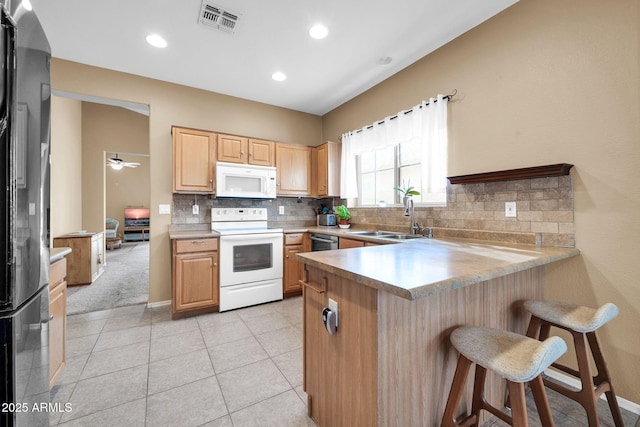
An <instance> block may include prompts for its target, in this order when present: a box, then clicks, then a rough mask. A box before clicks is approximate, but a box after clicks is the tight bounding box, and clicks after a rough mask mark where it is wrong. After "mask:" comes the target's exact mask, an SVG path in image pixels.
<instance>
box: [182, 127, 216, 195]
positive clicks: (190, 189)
mask: <svg viewBox="0 0 640 427" xmlns="http://www.w3.org/2000/svg"><path fill="white" fill-rule="evenodd" d="M171 133H172V135H173V192H174V193H206V194H213V192H214V188H215V186H214V179H215V171H214V168H215V164H216V150H215V145H216V134H215V133H213V132H207V131H201V130H195V129H186V128H179V127H176V126H173V127H172V128H171Z"/></svg>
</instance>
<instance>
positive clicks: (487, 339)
mask: <svg viewBox="0 0 640 427" xmlns="http://www.w3.org/2000/svg"><path fill="white" fill-rule="evenodd" d="M451 343H452V344H453V346H454V347H455V348H456V349H457V350H458V351H459V352H460V353H461V354H462V355H464V356H465V357H466V358H467V359H469V360H471V361H473V362H475V363H477V364H478V365H480V366H482V367H484V368H486V369H489V370H491V371H494V372H497V373H498V374H499V375H500V376H502V377H503V378H506V379H507V380H509V381H513V382H518V383H524V382H529V381H531V380H533V379H534V378H535V377H537V376H538V375H540V374H541V373H542V372H543V371H544V370H545V369H546V368H548V367H549V366H550V365H551V364H552V363H553V362H555V361H556V360H557V359H558V358H559V357H560V356H561V355H562V354H564V353H565V352H566V351H567V345H566V344H565V342H564V341H563V340H562V339H561V338H559V337H550V338H548V339H546V340H544V341H542V342H540V341H538V340H535V339H533V338H528V337H525V336H523V335H519V334H515V333H513V332H507V331H503V330H500V329H491V328H481V327H473V326H463V327H460V328H458V329H456V330H455V331H453V333H452V334H451Z"/></svg>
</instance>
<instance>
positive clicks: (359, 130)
mask: <svg viewBox="0 0 640 427" xmlns="http://www.w3.org/2000/svg"><path fill="white" fill-rule="evenodd" d="M457 93H458V89H454V90H452V91H451V93H450V94H449V95H445V96H443V97H442V99H445V98H446V99H447V101H451V98H453V97H454V96H456V94H457ZM433 102H434V103H435V102H438V100H437V99H434V100H433ZM426 105H429V103H428V102H427V103H426ZM418 108H422V105H418ZM412 111H413V108H412V109H410V110H407V111H405V112H404V114H409V113H411V112H412ZM397 118H398V115H397V114H396V115H395V116H391V117H389V120H393V119H397ZM385 120H386V119H385ZM377 123H378V124H379V125H381V124H383V123H384V120H380V121H379V122H377ZM372 127H373V125H369V126H366V127H365V128H364V129H371V128H372ZM362 131H363V129H357V130H352V131H350V132H348V133H354V132H355V133H359V132H362ZM340 139H342V135H340Z"/></svg>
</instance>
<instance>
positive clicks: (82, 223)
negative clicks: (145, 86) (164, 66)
mask: <svg viewBox="0 0 640 427" xmlns="http://www.w3.org/2000/svg"><path fill="white" fill-rule="evenodd" d="M54 95H55V96H54V104H53V105H54V107H55V106H56V105H58V106H60V105H62V107H61V108H53V109H52V132H51V133H52V156H51V193H52V200H51V217H52V224H51V229H52V236H56V235H60V234H65V233H69V232H73V231H78V230H87V231H94V232H98V231H101V232H104V231H105V219H106V218H107V217H116V218H122V221H121V224H120V227H122V229H123V227H124V225H123V223H124V212H123V209H124V207H123V206H130V205H132V206H144V207H149V198H150V184H149V177H150V168H149V164H150V158H149V154H148V153H149V109H148V106H145V105H133V104H132V103H127V102H123V103H122V105H119V104H120V103H119V102H118V101H114V100H105V99H102V98H96V97H84V96H83V95H80V94H68V93H56V92H54ZM56 100H57V102H56ZM116 153H117V154H118V156H119V157H122V158H123V159H125V160H126V161H128V162H131V163H140V166H139V167H136V168H123V169H122V170H120V171H115V170H111V171H109V170H106V161H107V158H110V157H115V156H116ZM108 169H112V168H108ZM112 172H114V173H115V172H123V173H121V174H120V175H117V176H116V177H115V179H110V175H112ZM112 178H113V177H112ZM70 183H73V184H74V185H75V188H74V189H73V194H75V197H73V198H70V197H68V194H69V192H67V191H66V190H67V188H68V184H70ZM78 183H80V185H78ZM56 195H57V198H58V199H57V200H56ZM78 195H79V196H80V197H78ZM64 196H67V197H64ZM125 196H129V197H128V198H127V197H125ZM112 199H115V201H112ZM123 203H124V205H122V206H120V204H123ZM119 221H120V220H119ZM118 234H120V235H122V231H121V230H119V231H118ZM130 243H131V244H129V245H128V249H127V248H125V247H121V248H119V249H117V250H113V251H110V250H107V248H106V239H105V247H104V248H103V252H102V254H103V260H104V261H106V262H104V261H103V264H104V273H103V274H102V275H101V276H100V277H99V278H98V279H96V280H95V281H94V282H93V283H92V284H90V285H84V286H73V287H69V289H68V300H67V302H68V307H67V312H68V314H75V313H83V312H89V311H99V310H105V309H110V308H115V307H119V306H123V305H130V304H138V303H142V302H146V301H148V292H149V291H148V290H149V281H148V270H149V255H148V253H149V250H148V242H130ZM136 246H137V249H136V251H137V252H138V253H137V254H134V253H133V252H132V253H129V256H126V255H125V250H133V249H134V248H135V247H136ZM121 249H124V250H121ZM118 250H121V251H120V252H119V253H120V257H121V258H123V259H126V260H132V259H136V260H137V261H136V263H135V266H134V267H126V266H124V267H123V266H120V267H118V266H117V264H118V262H117V260H118V256H116V253H117V251H118ZM110 264H111V265H110ZM132 273H133V274H132ZM133 279H135V280H136V281H140V280H142V282H143V283H142V284H139V286H138V288H139V289H140V288H143V289H144V296H143V297H140V296H139V295H137V296H136V298H133V299H132V298H130V296H131V295H132V292H131V290H130V289H127V287H126V286H124V285H123V284H127V285H129V284H131V282H132V281H133ZM109 281H112V284H114V285H115V286H113V289H111V290H109V289H108V286H106V284H107V282H109ZM120 285H122V286H120ZM134 293H137V294H139V292H134Z"/></svg>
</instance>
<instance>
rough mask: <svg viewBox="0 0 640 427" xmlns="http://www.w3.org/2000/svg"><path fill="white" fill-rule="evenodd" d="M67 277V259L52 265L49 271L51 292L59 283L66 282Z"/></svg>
mask: <svg viewBox="0 0 640 427" xmlns="http://www.w3.org/2000/svg"><path fill="white" fill-rule="evenodd" d="M66 275H67V259H66V258H62V259H59V260H58V261H56V262H54V263H53V264H51V270H50V271H49V290H52V289H53V288H54V287H55V286H56V285H57V284H58V283H60V282H62V281H64V278H65V276H66Z"/></svg>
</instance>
